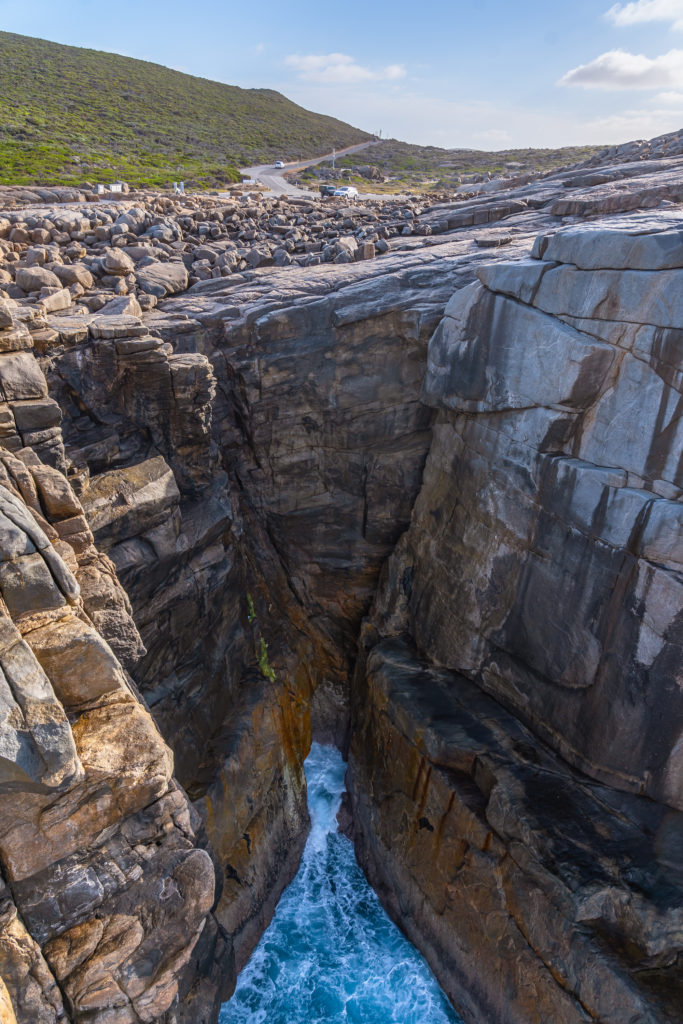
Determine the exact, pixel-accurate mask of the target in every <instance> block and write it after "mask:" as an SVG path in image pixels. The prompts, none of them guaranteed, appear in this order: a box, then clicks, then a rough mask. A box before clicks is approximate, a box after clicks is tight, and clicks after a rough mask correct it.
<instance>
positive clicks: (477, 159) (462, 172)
mask: <svg viewBox="0 0 683 1024" xmlns="http://www.w3.org/2000/svg"><path fill="white" fill-rule="evenodd" d="M603 148H604V147H602V146H564V147H561V148H559V149H504V150H499V151H497V152H488V151H486V150H478V149H439V148H438V147H437V146H415V145H412V144H411V143H408V142H398V141H397V140H396V139H385V140H383V141H382V142H379V143H378V144H377V145H376V146H373V147H372V149H371V150H366V151H365V152H364V153H363V154H362V155H359V154H354V155H353V156H348V157H342V158H340V159H338V160H337V169H338V173H337V175H335V176H334V179H333V180H339V181H342V180H343V179H345V180H347V181H348V180H351V181H355V182H357V183H358V184H359V185H361V187H362V188H364V189H365V190H366V191H368V190H371V191H373V192H386V193H391V192H403V191H416V192H423V191H435V192H440V191H443V190H451V189H457V188H459V187H460V185H461V184H462V186H463V187H464V188H466V187H467V184H468V182H471V181H473V179H476V178H477V177H479V176H480V175H487V174H491V175H492V176H494V177H497V176H499V175H512V176H514V175H523V174H529V173H532V172H540V173H544V172H547V171H553V170H556V169H559V168H561V167H568V166H572V165H573V164H577V163H581V162H583V161H584V160H588V159H590V158H591V157H592V156H595V154H596V153H599V152H601V151H602V149H603ZM363 158H367V159H363ZM361 163H372V164H373V165H374V166H375V167H378V168H379V169H380V171H381V172H382V175H383V176H384V179H385V180H384V182H375V181H373V182H372V183H371V184H368V183H367V182H363V179H362V178H361V177H359V176H358V175H355V174H354V173H353V169H354V167H357V166H358V165H359V164H361ZM320 175H322V176H325V177H327V178H329V177H332V176H331V175H330V174H329V172H328V170H327V167H323V168H321V169H316V168H313V169H311V170H310V171H309V172H308V174H307V175H306V174H302V175H300V177H301V178H302V179H303V180H306V178H307V177H308V178H309V179H313V178H315V177H316V176H320Z"/></svg>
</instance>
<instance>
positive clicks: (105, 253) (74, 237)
mask: <svg viewBox="0 0 683 1024" xmlns="http://www.w3.org/2000/svg"><path fill="white" fill-rule="evenodd" d="M426 212H428V208H427V207H425V206H424V205H422V204H420V203H419V202H417V201H405V200H393V199H390V200H387V201H382V202H377V203H373V204H367V205H364V206H358V205H354V206H348V205H344V203H343V201H342V202H339V201H336V200H333V201H329V200H328V201H323V200H316V199H311V200H308V199H293V198H277V197H273V198H265V197H263V196H262V195H260V194H247V195H239V194H236V195H235V196H233V197H216V196H204V197H187V196H183V197H173V198H171V197H169V196H164V195H160V194H159V193H144V194H136V195H135V196H134V197H133V198H130V199H127V200H125V201H121V202H116V203H113V202H98V203H93V202H91V203H83V204H78V205H72V206H65V207H61V208H59V207H54V206H53V207H38V208H36V207H34V206H30V207H24V208H23V209H19V210H6V211H4V212H3V213H0V298H11V299H15V300H17V301H18V302H20V303H24V302H26V301H27V300H28V301H29V302H30V303H31V305H35V306H37V307H38V310H39V311H41V312H44V313H55V312H59V311H62V310H66V309H69V308H70V307H72V306H73V305H74V304H75V303H78V304H80V305H81V306H85V307H86V309H87V311H88V312H90V313H93V312H98V311H100V310H104V311H105V312H107V313H109V312H112V313H113V312H117V313H133V314H135V315H139V313H140V312H141V311H145V310H149V309H151V308H152V307H153V306H155V305H156V303H157V301H158V300H159V299H162V298H165V297H166V296H167V295H173V294H176V293H177V292H180V291H184V290H185V289H186V288H188V287H189V286H191V285H192V284H194V283H196V282H198V281H204V280H207V279H211V278H220V277H227V276H229V275H231V274H233V273H236V272H241V271H245V270H251V269H255V268H257V267H262V266H273V265H274V266H278V267H284V266H288V265H290V264H295V265H297V266H315V265H317V264H320V263H350V262H354V261H356V260H366V259H372V258H373V257H375V256H377V255H381V254H382V253H384V252H387V251H388V249H389V248H390V244H389V242H390V240H391V239H392V238H395V237H402V236H406V235H411V234H413V233H415V234H420V233H421V231H420V228H419V224H418V218H419V217H420V216H421V215H422V214H424V213H426ZM112 303H113V304H112Z"/></svg>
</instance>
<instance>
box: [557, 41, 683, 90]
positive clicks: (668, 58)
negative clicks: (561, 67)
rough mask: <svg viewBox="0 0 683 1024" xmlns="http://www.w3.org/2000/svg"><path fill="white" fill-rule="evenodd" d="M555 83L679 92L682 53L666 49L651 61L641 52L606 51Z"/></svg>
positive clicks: (590, 87)
mask: <svg viewBox="0 0 683 1024" xmlns="http://www.w3.org/2000/svg"><path fill="white" fill-rule="evenodd" d="M558 84H559V85H580V86H583V87H584V88H587V89H680V88H683V50H669V52H668V53H663V54H662V55H661V56H660V57H654V58H652V59H651V58H650V57H645V56H644V55H643V54H642V53H627V52H626V51H625V50H609V51H608V52H607V53H602V54H600V56H599V57H596V58H595V60H593V61H591V63H590V64H580V65H579V66H578V67H577V68H573V69H572V70H571V71H568V72H567V74H566V75H564V77H563V78H561V79H560V81H559V83H558Z"/></svg>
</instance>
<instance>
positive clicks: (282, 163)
mask: <svg viewBox="0 0 683 1024" xmlns="http://www.w3.org/2000/svg"><path fill="white" fill-rule="evenodd" d="M275 166H276V168H277V169H278V170H279V169H280V168H281V167H284V166H285V164H284V161H283V160H276V161H275Z"/></svg>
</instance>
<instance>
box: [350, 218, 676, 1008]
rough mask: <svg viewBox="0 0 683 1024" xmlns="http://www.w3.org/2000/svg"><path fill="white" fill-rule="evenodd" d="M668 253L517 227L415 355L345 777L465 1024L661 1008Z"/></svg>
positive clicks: (666, 954) (641, 223) (627, 240)
mask: <svg viewBox="0 0 683 1024" xmlns="http://www.w3.org/2000/svg"><path fill="white" fill-rule="evenodd" d="M682 238H683V233H682V231H681V220H680V217H668V216H667V215H662V216H661V218H656V219H654V220H653V219H652V218H651V217H650V216H649V215H648V216H645V215H642V214H638V215H634V216H632V217H629V218H623V219H620V220H612V221H610V222H608V223H607V224H605V225H603V224H597V225H592V224H586V225H581V226H576V227H572V228H564V229H561V230H559V231H558V232H557V233H556V234H554V235H550V236H547V237H541V238H539V240H538V242H537V244H536V247H535V253H536V255H537V257H539V258H536V259H533V260H527V261H523V262H522V263H518V264H511V265H510V266H504V265H498V266H495V267H492V268H484V269H482V270H481V271H480V273H479V277H480V280H481V283H480V284H474V285H472V286H470V287H468V288H465V289H463V290H461V291H459V292H457V293H456V295H455V296H454V297H453V299H452V301H451V302H450V303H449V305H448V307H447V309H446V314H445V317H444V319H443V320H442V322H441V324H440V325H439V327H438V329H437V331H436V332H435V334H434V336H433V338H432V340H431V342H430V347H429V364H428V370H427V375H426V382H425V391H424V394H425V400H426V401H427V402H428V403H429V404H430V405H431V406H432V407H434V408H436V409H437V410H438V413H437V419H436V423H435V426H434V434H433V441H432V445H431V448H430V453H429V457H428V460H427V464H426V468H425V474H424V480H423V486H422V490H421V492H420V495H419V497H418V499H417V502H416V504H415V507H414V510H413V516H412V521H411V525H410V528H409V530H408V531H407V533H406V534H405V535H404V536H403V537H402V538H401V541H400V542H399V544H398V545H397V548H396V550H395V552H394V554H393V555H392V556H391V558H390V559H389V561H388V563H387V565H386V567H385V570H384V574H383V579H382V582H381V584H380V587H379V589H378V593H377V596H376V599H375V604H374V609H373V613H372V616H371V619H370V621H369V622H368V623H367V625H366V627H365V629H364V634H363V639H362V643H361V659H360V662H359V666H358V669H357V678H356V685H355V688H354V700H355V706H354V716H353V725H354V728H353V737H352V743H351V755H350V769H349V788H350V792H351V803H352V810H353V815H354V823H355V824H354V828H355V838H356V843H357V849H358V854H359V858H360V860H361V862H362V864H363V866H364V867H365V868H366V870H367V872H368V874H369V876H370V878H371V879H372V881H373V884H375V886H376V887H377V889H378V891H379V892H380V894H381V895H382V896H383V898H384V900H385V902H386V904H387V906H388V907H389V909H390V910H391V912H392V914H393V915H394V916H395V918H396V919H397V920H398V921H399V922H400V923H401V925H402V926H403V927H404V928H405V929H406V931H407V932H408V934H409V935H410V936H411V937H412V938H413V939H414V941H415V942H416V943H417V944H418V945H419V946H420V947H421V948H423V949H424V950H425V951H426V953H427V955H428V958H429V959H430V961H431V963H432V966H433V967H434V969H435V971H436V973H437V976H438V977H439V978H440V979H441V981H442V983H443V984H444V986H445V988H446V990H447V991H448V992H449V994H450V995H451V997H452V998H453V1000H454V1002H455V1003H456V1005H459V1006H461V1007H462V1008H463V1010H464V1012H465V1015H466V1017H469V1018H471V1019H473V1020H479V1019H486V1020H496V1021H497V1020H501V1021H502V1020H505V1021H515V1022H517V1021H519V1022H520V1024H521V1022H526V1021H530V1020H537V1019H539V1017H540V1018H542V1019H544V1020H552V1021H553V1022H560V1021H561V1022H565V1021H566V1022H579V1021H587V1020H598V1021H601V1022H608V1021H609V1022H614V1024H617V1022H621V1021H625V1020H632V1021H635V1020H638V1021H641V1022H645V1021H652V1022H654V1021H671V1022H673V1021H675V1020H676V1019H677V1017H678V1015H679V1010H680V1005H681V1003H680V998H681V991H682V988H681V970H680V966H681V961H682V960H683V927H682V926H683V917H682V916H681V915H682V914H683V878H682V877H681V874H680V848H681V847H680V843H681V836H683V815H681V812H680V809H681V807H683V788H682V787H683V761H682V760H681V750H682V749H683V733H682V732H681V729H682V727H683V726H682V723H683V704H682V696H681V695H682V692H683V691H682V689H681V677H680V669H681V665H682V664H683V660H682V659H681V641H682V637H681V623H682V622H683V586H682V584H681V559H682V557H683V554H682V550H681V536H682V535H683V531H682V530H681V525H682V524H683V514H682V513H683V505H682V504H681V501H680V497H681V487H682V486H683V479H682V478H681V465H680V453H681V450H683V444H682V441H683V435H682V434H681V417H680V410H681V395H680V369H679V365H680V351H679V346H680V336H681V329H680V324H681V323H683V319H682V314H683V309H679V297H680V283H681V281H680V280H679V278H680V277H681V275H683V270H681V269H678V268H680V267H683V242H682V241H681V239H682ZM504 709H507V710H504ZM558 755H559V756H558ZM569 766H573V768H575V769H579V770H580V771H581V772H583V773H585V774H583V775H581V774H579V772H577V771H574V770H573V769H572V768H571V767H569ZM594 780H597V781H594ZM605 784H607V785H605ZM608 787H609V788H608Z"/></svg>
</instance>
